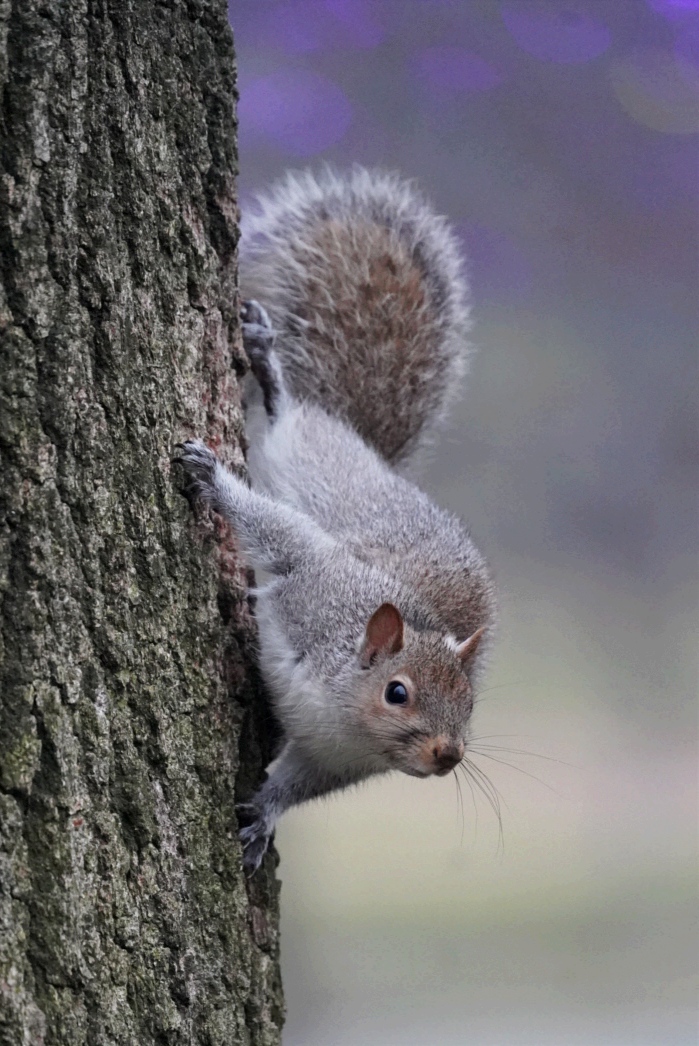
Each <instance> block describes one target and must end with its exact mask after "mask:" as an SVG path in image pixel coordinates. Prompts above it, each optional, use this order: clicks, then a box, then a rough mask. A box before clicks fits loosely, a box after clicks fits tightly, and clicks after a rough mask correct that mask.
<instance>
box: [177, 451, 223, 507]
mask: <svg viewBox="0 0 699 1046" xmlns="http://www.w3.org/2000/svg"><path fill="white" fill-rule="evenodd" d="M178 449H179V452H180V453H179V454H178V456H177V457H176V458H175V461H177V462H179V463H180V465H181V466H182V468H183V469H184V473H185V477H186V487H187V493H188V494H191V495H192V496H193V497H198V498H201V499H202V500H204V501H212V500H213V496H214V489H215V483H214V475H215V472H216V465H217V464H218V459H217V457H216V455H215V454H214V452H213V450H211V449H210V447H207V446H206V444H205V443H202V441H201V440H200V439H188V440H187V441H186V442H185V443H179V444H178Z"/></svg>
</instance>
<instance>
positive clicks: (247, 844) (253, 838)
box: [236, 802, 272, 873]
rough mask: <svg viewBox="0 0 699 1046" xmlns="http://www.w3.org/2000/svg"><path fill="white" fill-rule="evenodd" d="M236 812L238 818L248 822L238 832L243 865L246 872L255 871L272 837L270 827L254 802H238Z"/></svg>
mask: <svg viewBox="0 0 699 1046" xmlns="http://www.w3.org/2000/svg"><path fill="white" fill-rule="evenodd" d="M236 813H237V814H238V818H239V820H242V821H247V822H249V823H248V824H246V825H245V827H244V828H241V829H240V831H239V832H238V838H239V839H240V841H241V843H242V844H243V865H244V867H245V868H246V870H247V871H248V872H251V873H252V872H256V871H257V869H258V868H259V867H260V865H261V864H262V858H263V857H264V855H265V854H266V853H267V847H268V846H269V841H270V839H271V837H272V828H271V827H270V825H269V823H268V821H267V820H266V818H265V817H264V816H263V814H262V812H261V810H260V808H259V806H257V804H256V803H254V802H253V803H238V805H237V806H236Z"/></svg>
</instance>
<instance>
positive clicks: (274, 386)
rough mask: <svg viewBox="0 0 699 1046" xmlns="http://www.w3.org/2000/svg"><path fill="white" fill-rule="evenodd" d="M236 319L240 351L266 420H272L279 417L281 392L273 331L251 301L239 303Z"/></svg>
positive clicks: (280, 375)
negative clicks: (244, 355) (240, 335)
mask: <svg viewBox="0 0 699 1046" xmlns="http://www.w3.org/2000/svg"><path fill="white" fill-rule="evenodd" d="M240 318H241V320H242V328H243V348H244V349H245V352H246V353H247V356H248V359H249V360H250V369H251V370H252V373H253V374H254V375H255V378H256V379H257V382H258V384H259V386H260V388H261V390H262V398H263V402H264V405H265V411H266V412H267V416H268V418H269V419H270V421H274V420H275V419H276V418H277V417H278V414H279V401H280V399H281V396H282V393H283V389H284V386H283V379H282V372H281V367H280V365H279V361H278V360H277V356H276V353H275V352H274V348H273V346H274V337H275V333H274V329H273V328H272V323H271V321H270V318H269V316H268V315H267V312H266V311H265V309H263V308H262V306H261V305H260V303H259V302H257V301H254V300H250V301H245V302H243V305H242V308H241V310H240Z"/></svg>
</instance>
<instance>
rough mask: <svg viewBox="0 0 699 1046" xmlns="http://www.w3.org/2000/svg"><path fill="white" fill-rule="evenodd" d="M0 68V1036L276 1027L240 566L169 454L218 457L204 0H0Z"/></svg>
mask: <svg viewBox="0 0 699 1046" xmlns="http://www.w3.org/2000/svg"><path fill="white" fill-rule="evenodd" d="M0 82H1V84H2V112H1V113H0V120H1V126H0V136H1V140H0V150H1V151H0V178H1V182H0V266H1V268H0V337H1V339H2V361H1V363H0V454H1V456H2V457H1V461H0V465H1V468H2V477H3V478H2V485H1V487H0V586H1V587H0V599H1V600H2V602H1V605H0V644H1V646H0V686H1V697H0V1043H3V1044H8V1046H9V1044H11V1046H19V1044H20V1043H24V1044H27V1046H29V1044H40V1043H46V1044H51V1046H68V1044H70V1046H78V1044H83V1043H85V1044H88V1043H89V1044H100V1046H101V1044H107V1043H119V1044H122V1043H123V1044H127V1043H128V1044H132V1046H145V1044H147V1043H156V1042H158V1043H160V1042H162V1043H196V1044H200V1043H201V1044H204V1043H206V1044H211V1046H214V1044H221V1046H223V1044H224V1043H225V1044H226V1046H233V1044H237V1043H249V1044H255V1046H257V1044H272V1043H277V1042H278V1041H279V1028H280V1025H281V1011H282V1002H281V989H280V985H279V967H278V922H277V916H278V912H277V906H278V891H277V886H276V883H275V879H274V858H273V857H269V858H268V859H267V861H266V865H265V868H264V870H263V871H262V872H260V873H259V875H258V876H256V877H255V879H254V880H253V881H251V882H248V881H246V880H245V878H244V876H243V873H242V867H241V855H240V848H239V846H238V844H237V840H236V821H235V812H234V803H235V798H236V796H235V790H236V787H238V788H240V789H241V790H242V792H243V793H244V792H245V789H246V788H249V787H250V785H251V783H252V781H253V780H254V779H255V778H256V776H258V775H259V773H260V766H261V763H262V761H263V758H264V757H266V755H267V754H268V753H267V752H266V741H265V736H264V726H265V721H266V716H265V711H264V707H263V706H262V705H261V701H262V698H261V694H260V689H259V685H258V680H257V677H256V674H255V668H254V659H253V650H254V625H253V621H252V618H251V616H250V612H249V608H248V605H247V602H246V585H245V576H244V574H243V573H242V571H241V568H240V566H239V564H238V562H237V558H236V554H235V550H234V548H233V546H232V544H231V540H230V535H228V534H226V533H224V532H222V531H217V529H216V528H217V526H218V524H217V523H216V522H211V521H210V520H201V521H199V523H198V524H197V523H195V522H194V521H193V519H192V516H191V513H190V510H189V507H188V505H187V503H186V501H185V499H184V498H183V497H182V496H181V494H180V493H179V492H178V486H177V482H176V478H177V477H176V476H173V474H172V470H171V467H170V458H171V456H172V453H173V447H174V444H175V443H176V442H177V441H178V440H181V439H182V438H184V437H187V436H189V435H192V434H196V435H204V436H205V437H206V438H207V439H208V440H209V441H210V442H211V443H212V444H213V445H215V446H216V447H217V448H220V449H221V452H222V453H223V456H224V457H226V456H227V457H228V460H229V461H233V462H235V463H236V464H238V465H240V464H242V460H243V458H242V417H241V412H240V400H239V393H238V382H237V376H239V375H240V374H241V373H242V372H243V370H244V360H243V356H242V352H241V348H240V339H239V332H238V330H237V326H236V324H237V319H236V317H237V280H236V242H237V225H236V204H235V185H234V174H235V167H236V152H235V119H234V101H235V66H234V54H233V46H232V40H231V36H230V30H229V28H228V24H227V17H226V6H225V3H224V0H61V3H60V4H59V3H51V2H48V0H0ZM241 739H243V741H242V743H241Z"/></svg>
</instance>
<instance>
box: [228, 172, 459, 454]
mask: <svg viewBox="0 0 699 1046" xmlns="http://www.w3.org/2000/svg"><path fill="white" fill-rule="evenodd" d="M258 202H259V206H258V209H257V211H256V212H253V213H251V214H248V215H246V216H245V217H244V219H243V236H242V244H241V248H242V249H241V283H242V287H243V293H244V296H245V297H246V298H256V299H257V300H258V301H260V303H261V304H262V305H263V306H264V307H265V308H266V309H267V311H268V312H269V315H270V318H271V321H272V325H273V327H274V329H275V331H277V338H276V341H275V350H276V353H277V355H278V357H279V359H280V361H281V364H282V368H283V371H284V376H285V381H286V382H287V384H288V386H289V389H290V391H291V393H292V394H293V395H294V397H295V398H297V399H299V400H312V401H314V402H315V403H317V404H319V405H320V406H322V407H323V408H324V409H325V410H327V411H329V412H330V413H333V414H336V415H338V416H339V417H341V418H342V419H343V420H344V421H346V422H348V423H349V424H350V425H352V427H353V428H354V429H356V430H357V431H358V432H359V434H360V435H361V436H362V437H363V438H364V439H365V440H366V441H367V443H369V444H370V445H371V446H373V447H374V448H375V449H376V450H378V451H379V453H380V454H382V455H383V457H384V458H385V459H386V460H387V461H389V462H391V463H393V464H398V463H402V462H405V461H406V460H407V459H408V458H410V457H411V456H413V454H414V453H415V451H416V450H418V449H419V448H420V447H421V446H422V445H424V443H425V442H427V441H429V437H430V435H431V433H432V431H433V430H434V428H435V427H436V426H437V425H438V424H439V422H440V420H441V419H442V417H443V416H444V413H445V410H446V406H447V404H448V401H449V399H450V397H451V395H452V394H453V392H454V391H455V389H456V388H457V387H458V383H459V379H460V378H461V376H462V374H463V373H464V370H465V366H466V361H467V357H468V351H469V346H468V340H467V335H468V329H469V323H468V291H467V285H466V280H465V277H464V274H463V267H462V262H461V259H460V255H459V250H458V245H457V241H456V238H455V236H454V234H453V233H452V232H451V230H450V228H449V226H448V224H447V223H446V221H445V220H444V219H443V218H441V217H439V216H438V215H436V214H435V213H434V211H433V210H432V209H431V207H430V206H429V205H428V204H427V202H426V201H425V200H424V199H423V197H422V196H421V195H420V194H419V192H418V191H417V190H416V189H415V188H414V187H413V186H412V185H411V184H410V183H408V182H405V181H403V180H401V179H400V178H398V177H397V176H395V175H392V174H385V173H382V172H377V171H368V170H365V169H363V168H360V167H356V168H353V169H352V170H351V171H349V172H346V173H339V172H336V171H333V170H332V169H329V168H327V169H325V170H324V171H322V172H321V173H320V174H317V175H316V174H312V173H310V172H306V173H290V174H288V175H287V176H286V177H285V178H284V179H283V180H282V181H280V182H278V183H277V184H276V185H274V186H273V187H272V188H271V190H270V191H269V192H268V193H267V194H265V195H262V196H260V197H259V201H258Z"/></svg>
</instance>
